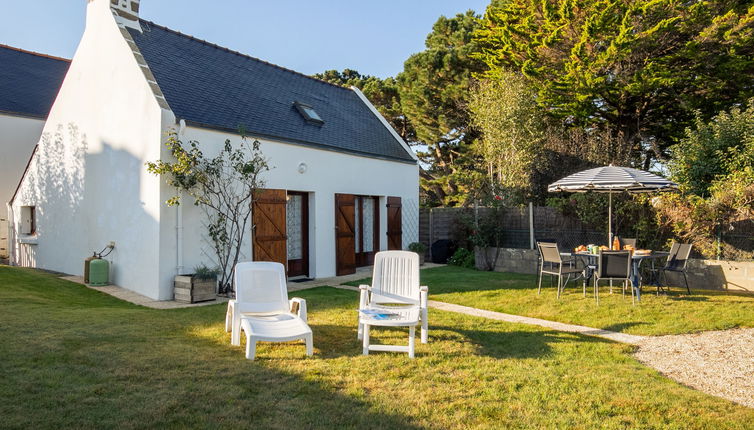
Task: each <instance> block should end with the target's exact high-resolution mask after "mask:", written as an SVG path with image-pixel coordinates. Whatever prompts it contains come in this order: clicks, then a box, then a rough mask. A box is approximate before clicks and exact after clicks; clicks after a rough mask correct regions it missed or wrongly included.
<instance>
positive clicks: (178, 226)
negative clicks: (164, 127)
mask: <svg viewBox="0 0 754 430" xmlns="http://www.w3.org/2000/svg"><path fill="white" fill-rule="evenodd" d="M185 133H186V121H184V120H180V121H179V122H178V134H179V135H180V136H183V135H184V134H185ZM178 197H179V199H178V204H177V205H176V206H175V272H176V275H182V274H183V205H182V204H181V203H183V193H179V194H178Z"/></svg>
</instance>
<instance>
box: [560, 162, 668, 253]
mask: <svg viewBox="0 0 754 430" xmlns="http://www.w3.org/2000/svg"><path fill="white" fill-rule="evenodd" d="M676 190H678V184H676V183H675V182H673V181H670V180H668V179H665V178H663V177H661V176H657V175H655V174H652V173H649V172H645V171H643V170H638V169H632V168H630V167H616V166H613V165H612V164H611V165H609V166H605V167H597V168H596V169H589V170H584V171H581V172H578V173H574V174H573V175H570V176H566V177H565V178H563V179H561V180H559V181H557V182H554V183H552V184H550V185H549V186H548V187H547V191H549V192H551V193H555V192H559V191H567V192H570V193H586V192H589V191H592V192H595V193H608V195H609V202H610V203H609V209H608V224H607V225H608V233H607V234H608V244H609V243H612V239H613V193H616V192H623V191H627V192H629V193H652V192H662V191H676Z"/></svg>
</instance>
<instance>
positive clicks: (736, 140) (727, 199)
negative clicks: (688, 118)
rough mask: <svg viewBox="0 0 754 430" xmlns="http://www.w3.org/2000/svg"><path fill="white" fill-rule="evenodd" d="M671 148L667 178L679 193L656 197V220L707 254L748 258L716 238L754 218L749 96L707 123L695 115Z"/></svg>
mask: <svg viewBox="0 0 754 430" xmlns="http://www.w3.org/2000/svg"><path fill="white" fill-rule="evenodd" d="M671 151H672V154H673V159H672V160H671V162H670V163H669V168H670V172H671V177H672V178H673V179H674V180H676V181H678V183H679V185H680V186H681V189H682V190H683V191H684V193H683V194H679V195H669V196H663V198H662V199H659V200H658V201H657V204H656V207H657V210H658V212H659V214H660V220H661V222H662V223H663V224H664V225H665V226H666V227H667V228H669V229H672V230H673V232H674V233H675V234H676V235H677V236H678V237H680V238H682V239H684V240H688V241H691V242H693V243H694V246H695V248H696V249H697V250H699V251H700V252H701V253H702V254H703V255H705V256H707V257H715V256H716V255H717V256H719V255H720V254H723V255H738V256H741V255H745V256H746V258H751V256H752V255H751V249H748V250H744V251H743V252H744V253H743V254H742V250H741V249H736V246H735V244H728V243H725V241H724V240H721V236H722V233H723V232H724V231H730V230H734V229H735V226H736V225H737V224H739V225H740V224H747V223H748V224H750V223H751V219H752V216H754V99H752V100H750V101H749V103H748V105H747V106H746V107H744V108H741V107H734V108H732V109H730V111H727V112H721V113H720V114H718V115H717V116H715V117H714V118H713V119H712V120H710V121H709V122H704V121H702V120H701V119H700V118H697V120H696V124H695V127H694V128H689V129H688V130H687V131H686V137H685V138H684V139H682V140H681V142H680V143H679V144H678V145H676V146H673V147H671Z"/></svg>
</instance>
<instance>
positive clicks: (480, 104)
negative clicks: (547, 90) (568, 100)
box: [469, 72, 630, 204]
mask: <svg viewBox="0 0 754 430" xmlns="http://www.w3.org/2000/svg"><path fill="white" fill-rule="evenodd" d="M469 108H470V111H471V116H472V119H473V123H474V125H475V126H476V127H477V129H478V130H480V131H481V132H482V139H481V140H480V141H479V143H478V144H477V145H476V151H477V152H479V153H480V154H481V156H482V158H483V159H484V161H485V163H486V166H487V175H488V180H489V182H490V187H491V188H492V192H493V193H494V194H496V195H500V196H502V197H503V198H504V199H505V201H506V203H507V204H522V203H526V202H528V201H532V200H533V201H535V202H538V203H540V204H541V203H544V202H545V201H546V200H547V199H548V198H550V197H551V196H549V195H548V192H547V186H548V184H550V183H552V182H554V181H556V180H558V179H560V178H561V177H563V176H566V175H568V174H571V173H574V172H576V171H579V170H584V169H587V168H591V167H596V166H598V165H605V164H610V163H614V164H616V165H622V164H625V163H626V162H627V161H628V160H629V158H630V154H629V153H628V152H626V151H623V152H620V149H622V148H623V147H622V146H621V145H612V143H613V142H615V141H616V140H617V138H616V136H615V135H614V134H612V133H610V132H609V130H603V129H600V128H592V129H580V128H575V127H570V128H565V127H563V126H562V125H561V124H560V123H559V122H558V121H554V120H552V119H551V118H548V117H547V115H546V113H545V111H544V110H543V109H542V108H541V107H540V106H538V104H537V99H536V93H535V91H534V90H533V88H532V87H531V86H530V85H529V83H528V81H527V79H526V78H524V77H523V76H521V74H520V73H512V72H508V73H506V74H505V75H504V77H503V78H502V79H498V80H487V81H482V82H481V83H480V84H479V85H478V86H477V87H476V88H475V89H474V90H473V91H472V96H471V101H470V104H469Z"/></svg>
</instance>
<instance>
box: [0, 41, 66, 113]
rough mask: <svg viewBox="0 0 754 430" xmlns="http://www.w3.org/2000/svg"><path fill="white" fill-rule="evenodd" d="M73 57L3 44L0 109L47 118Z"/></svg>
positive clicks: (0, 110) (0, 58)
mask: <svg viewBox="0 0 754 430" xmlns="http://www.w3.org/2000/svg"><path fill="white" fill-rule="evenodd" d="M70 64H71V61H70V60H66V59H63V58H57V57H51V56H49V55H44V54H38V53H36V52H30V51H24V50H23V49H18V48H13V47H11V46H7V45H0V112H6V113H13V114H18V115H23V116H29V117H34V118H47V115H48V114H49V113H50V108H52V103H53V102H54V101H55V97H57V95H58V91H60V86H61V85H62V84H63V78H65V74H66V73H67V72H68V66H70Z"/></svg>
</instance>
